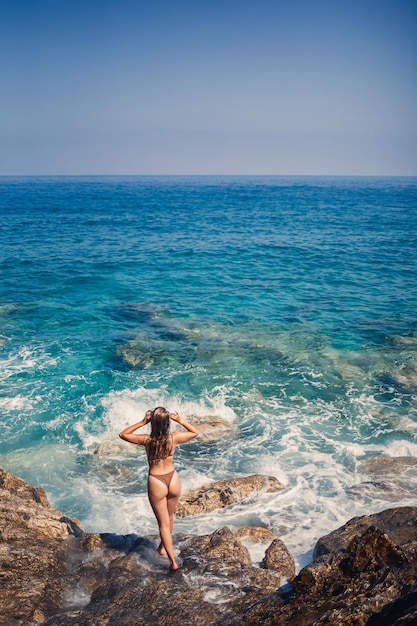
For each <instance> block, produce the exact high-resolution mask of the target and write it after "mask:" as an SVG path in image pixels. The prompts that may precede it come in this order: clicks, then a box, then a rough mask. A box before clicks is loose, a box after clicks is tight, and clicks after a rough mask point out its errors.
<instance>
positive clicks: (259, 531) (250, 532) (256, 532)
mask: <svg viewBox="0 0 417 626" xmlns="http://www.w3.org/2000/svg"><path fill="white" fill-rule="evenodd" d="M235 537H238V538H247V539H248V540H249V541H253V542H259V543H267V542H271V541H273V540H274V539H277V536H276V535H274V533H273V532H272V531H271V530H268V529H267V528H262V527H261V526H241V527H240V528H238V529H237V530H236V531H235Z"/></svg>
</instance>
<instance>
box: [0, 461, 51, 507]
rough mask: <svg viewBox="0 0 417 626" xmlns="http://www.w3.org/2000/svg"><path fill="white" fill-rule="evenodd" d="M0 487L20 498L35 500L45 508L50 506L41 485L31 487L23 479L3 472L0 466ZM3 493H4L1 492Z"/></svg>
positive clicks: (29, 500)
mask: <svg viewBox="0 0 417 626" xmlns="http://www.w3.org/2000/svg"><path fill="white" fill-rule="evenodd" d="M0 489H1V490H5V491H7V492H8V493H9V494H11V495H17V496H19V498H20V499H21V500H26V501H28V502H31V501H33V502H36V503H38V504H42V505H43V506H44V507H46V508H51V507H50V504H49V502H48V498H47V497H46V493H45V491H44V490H43V489H42V487H31V486H30V485H28V484H27V483H26V482H25V481H24V480H22V479H21V478H18V477H17V476H14V475H13V474H9V473H8V472H5V471H4V470H3V469H2V468H1V467H0ZM3 495H4V494H3Z"/></svg>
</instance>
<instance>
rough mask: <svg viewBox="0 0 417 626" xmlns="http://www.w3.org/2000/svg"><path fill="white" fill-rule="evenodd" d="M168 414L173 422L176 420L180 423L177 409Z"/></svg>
mask: <svg viewBox="0 0 417 626" xmlns="http://www.w3.org/2000/svg"><path fill="white" fill-rule="evenodd" d="M169 416H170V418H171V419H172V420H173V421H174V422H177V423H178V424H180V423H181V418H180V416H179V415H178V411H174V412H173V413H170V414H169Z"/></svg>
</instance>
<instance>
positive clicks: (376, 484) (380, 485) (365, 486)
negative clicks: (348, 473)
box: [346, 480, 411, 502]
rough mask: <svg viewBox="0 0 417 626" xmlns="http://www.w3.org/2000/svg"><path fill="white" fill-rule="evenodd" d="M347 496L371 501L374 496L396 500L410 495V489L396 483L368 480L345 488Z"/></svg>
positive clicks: (389, 500)
mask: <svg viewBox="0 0 417 626" xmlns="http://www.w3.org/2000/svg"><path fill="white" fill-rule="evenodd" d="M346 493H347V494H348V495H349V497H355V498H358V499H361V500H364V501H365V502H373V501H374V500H375V498H379V499H380V500H386V501H387V502H398V500H399V499H401V498H406V497H408V496H410V495H411V494H410V491H407V490H406V489H403V488H402V487H400V486H399V485H398V483H390V482H381V481H374V480H368V481H364V482H362V483H358V484H356V485H352V486H351V487H348V488H347V489H346Z"/></svg>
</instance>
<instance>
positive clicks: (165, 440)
mask: <svg viewBox="0 0 417 626" xmlns="http://www.w3.org/2000/svg"><path fill="white" fill-rule="evenodd" d="M150 413H151V420H150V422H151V438H150V439H149V441H148V443H147V444H146V448H147V453H148V459H149V461H153V462H155V463H158V461H160V460H161V459H166V458H167V457H168V456H170V455H171V453H172V441H171V437H170V416H169V412H168V411H167V410H166V409H164V407H162V406H158V407H156V409H154V410H153V411H150Z"/></svg>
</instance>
